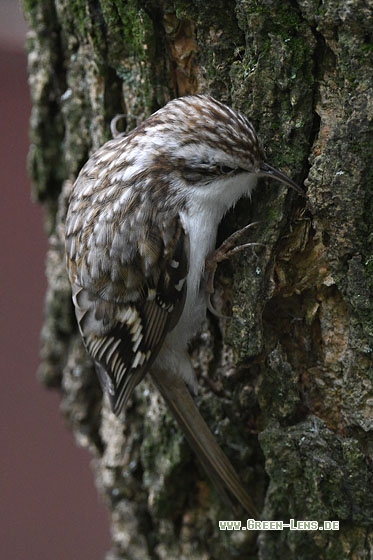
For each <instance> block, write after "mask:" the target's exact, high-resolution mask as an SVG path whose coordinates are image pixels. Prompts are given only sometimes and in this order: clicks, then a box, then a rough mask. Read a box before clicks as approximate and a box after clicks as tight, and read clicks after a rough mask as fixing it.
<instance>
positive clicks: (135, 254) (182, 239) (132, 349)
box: [67, 214, 189, 414]
mask: <svg viewBox="0 0 373 560" xmlns="http://www.w3.org/2000/svg"><path fill="white" fill-rule="evenodd" d="M105 227H111V225H110V224H109V225H108V224H106V226H105ZM125 229H126V228H123V227H122V241H123V247H122V249H121V243H120V242H119V241H120V239H119V241H118V239H117V238H116V236H115V235H111V234H110V232H107V233H106V234H104V237H105V239H106V241H108V240H109V246H108V247H106V248H104V251H106V253H105V254H104V252H103V251H100V250H98V249H97V247H98V246H99V245H100V244H99V243H98V240H97V239H96V240H94V239H93V240H90V243H89V244H88V245H89V246H90V247H91V254H88V256H87V257H86V258H85V257H84V258H83V257H82V256H80V258H78V259H75V261H73V262H71V261H70V270H69V272H70V280H71V283H72V288H73V301H74V305H75V312H76V317H77V320H78V324H79V328H80V331H81V333H82V336H83V340H84V343H85V346H86V348H87V350H88V353H89V354H90V355H91V357H92V358H93V359H94V360H95V362H96V364H97V370H98V375H99V379H100V382H101V385H102V387H103V389H104V390H105V391H106V392H107V393H108V395H109V398H110V403H111V407H112V410H113V412H115V413H116V414H118V413H119V412H120V411H121V409H122V408H123V406H124V405H125V404H126V402H127V400H128V398H129V397H130V395H131V393H132V391H133V389H134V388H135V387H136V385H137V384H138V383H139V382H140V381H141V379H142V378H143V377H144V375H145V374H146V372H147V371H148V369H149V367H150V366H151V364H152V363H153V361H154V359H155V358H156V356H157V354H158V352H159V350H160V347H161V345H162V342H163V340H164V338H165V336H166V334H167V332H169V331H170V330H171V329H172V328H173V327H174V326H175V325H176V323H177V322H178V319H179V317H180V315H181V313H182V310H183V307H184V302H185V296H186V276H187V273H188V261H189V241H188V235H187V233H186V232H185V230H184V227H183V224H182V222H181V220H180V216H179V215H178V214H175V215H173V216H171V217H170V216H167V215H165V216H164V219H163V220H159V219H158V220H157V222H156V223H155V222H153V223H152V222H151V220H147V222H146V228H145V229H144V228H143V230H142V231H140V232H138V234H133V232H132V233H130V232H128V231H125ZM101 234H102V232H101ZM82 235H84V232H83V233H82ZM97 235H99V234H97ZM97 235H96V237H97ZM110 240H111V243H110ZM126 243H127V244H126ZM67 252H68V254H69V241H68V243H67ZM88 253H89V251H88ZM68 261H69V257H68ZM98 261H99V262H98Z"/></svg>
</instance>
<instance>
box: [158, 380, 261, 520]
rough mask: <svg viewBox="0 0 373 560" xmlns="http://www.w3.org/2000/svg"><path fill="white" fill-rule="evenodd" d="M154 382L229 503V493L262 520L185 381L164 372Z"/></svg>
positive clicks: (254, 516)
mask: <svg viewBox="0 0 373 560" xmlns="http://www.w3.org/2000/svg"><path fill="white" fill-rule="evenodd" d="M152 379H153V381H154V383H155V385H156V386H157V388H158V390H159V392H160V393H161V395H162V397H163V398H164V400H165V401H166V403H167V405H168V407H169V408H170V410H171V412H172V414H173V415H174V417H175V419H176V421H177V422H178V424H179V426H180V428H181V429H182V431H183V433H184V435H185V437H186V439H187V441H188V443H189V445H190V446H191V448H192V449H193V451H194V452H195V454H196V455H197V457H198V459H199V460H200V461H201V463H202V465H203V467H204V469H205V471H206V473H207V474H208V476H209V477H210V478H211V480H212V482H213V483H214V484H215V486H216V487H217V489H218V490H219V492H220V493H221V494H222V495H223V497H225V498H226V499H227V493H226V489H228V490H229V492H230V493H231V494H233V496H234V497H235V498H236V499H237V500H238V501H239V502H240V504H241V505H242V506H243V507H244V508H245V510H246V511H247V513H248V514H249V515H250V516H251V517H252V518H253V519H259V515H258V512H257V510H256V508H255V506H254V504H253V502H252V499H251V498H250V496H249V494H248V493H247V492H246V490H245V488H244V487H243V485H242V483H241V481H240V479H239V477H238V475H237V473H236V471H235V469H234V467H233V466H232V464H231V462H230V461H229V459H228V458H227V457H226V455H225V454H224V453H223V451H222V450H221V449H220V447H219V445H218V444H217V442H216V440H215V438H214V436H213V435H212V433H211V431H210V429H209V427H208V426H207V424H206V422H205V421H204V419H203V418H202V416H201V414H200V412H199V410H198V408H197V406H196V404H195V402H194V400H193V398H192V396H191V395H190V393H189V391H188V389H187V387H186V385H185V383H184V381H183V380H182V379H181V378H180V377H179V376H175V375H172V374H171V373H168V372H164V371H162V373H160V372H157V373H154V374H153V375H152Z"/></svg>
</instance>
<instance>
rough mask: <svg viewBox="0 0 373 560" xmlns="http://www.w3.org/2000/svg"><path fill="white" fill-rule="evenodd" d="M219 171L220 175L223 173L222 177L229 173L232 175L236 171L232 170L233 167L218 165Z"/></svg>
mask: <svg viewBox="0 0 373 560" xmlns="http://www.w3.org/2000/svg"><path fill="white" fill-rule="evenodd" d="M219 171H220V172H221V173H223V174H224V175H228V174H229V173H233V171H236V170H235V169H234V167H229V165H220V166H219Z"/></svg>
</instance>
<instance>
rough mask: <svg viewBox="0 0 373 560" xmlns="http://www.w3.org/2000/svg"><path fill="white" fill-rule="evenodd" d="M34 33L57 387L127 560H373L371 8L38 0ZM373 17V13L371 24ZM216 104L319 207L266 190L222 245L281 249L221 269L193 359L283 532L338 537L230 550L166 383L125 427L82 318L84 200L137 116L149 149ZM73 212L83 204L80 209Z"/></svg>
mask: <svg viewBox="0 0 373 560" xmlns="http://www.w3.org/2000/svg"><path fill="white" fill-rule="evenodd" d="M24 4H25V12H26V14H27V18H28V21H29V24H30V26H31V29H32V31H31V32H30V35H29V40H28V50H29V70H30V85H31V93H32V99H33V112H32V118H31V142H32V147H31V152H30V170H31V175H32V179H33V183H34V193H35V195H36V197H37V199H38V200H39V201H40V202H41V203H43V204H44V205H45V208H46V216H47V226H48V232H49V235H50V250H49V254H48V261H47V262H48V265H47V275H48V280H49V289H48V293H47V296H46V318H45V325H44V328H43V333H42V365H41V369H40V376H41V379H42V380H43V382H44V383H45V384H46V385H48V386H53V387H58V388H59V390H60V391H61V394H62V403H63V405H62V406H63V411H64V413H65V415H66V416H67V417H68V419H69V422H70V425H71V428H72V429H73V430H74V433H75V435H76V438H77V441H78V442H79V443H80V444H81V445H84V446H86V447H89V449H90V450H91V451H92V454H93V455H94V461H95V472H96V476H97V484H98V487H99V488H100V490H101V491H102V492H103V493H104V495H105V496H106V501H107V504H108V507H109V508H110V510H111V519H112V531H113V549H112V551H111V552H110V553H109V554H108V557H107V558H108V559H109V558H110V560H113V559H124V558H128V559H137V558H139V559H140V558H141V559H163V558H168V559H169V558H184V559H194V558H196V559H197V558H198V559H203V558H204V559H208V558H223V557H227V558H242V559H243V558H245V559H247V558H253V559H254V558H260V559H270V560H272V559H277V558H278V559H283V558H288V559H298V560H304V559H315V558H328V559H333V558H336V559H338V560H340V559H343V558H371V557H372V555H373V531H372V524H373V492H372V483H373V477H372V468H371V460H372V457H371V451H372V445H373V440H372V435H371V434H372V429H373V396H372V335H373V317H372V305H371V289H372V273H373V257H372V254H373V252H372V241H373V238H372V232H371V227H370V226H371V223H372V222H371V216H372V213H373V195H372V183H373V177H372V153H373V130H372V118H373V103H372V91H373V83H372V82H373V73H372V57H373V56H372V44H373V37H372V29H373V21H372V20H373V18H372V9H369V8H368V4H367V3H365V2H363V1H362V0H351V1H350V2H346V1H345V0H329V1H328V2H325V3H322V4H320V3H317V2H312V1H311V2H310V1H306V0H291V1H290V0H285V1H281V2H280V1H279V0H267V1H266V0H236V1H234V0H229V1H226V0H214V1H213V2H212V1H211V0H210V1H208V0H203V1H200V0H195V2H188V1H187V0H179V1H178V2H168V1H166V0H159V1H155V0H93V1H88V0H54V1H52V0H24ZM371 7H372V6H371ZM196 92H202V93H205V92H208V93H211V94H212V95H213V96H214V97H216V98H218V99H220V100H221V101H223V102H225V103H227V104H229V105H232V106H234V107H235V108H237V109H239V110H240V111H242V112H243V113H245V114H246V115H247V116H248V117H249V118H250V119H251V120H252V122H253V123H254V125H255V127H256V129H257V131H258V132H259V135H260V137H261V138H262V140H263V143H264V145H265V147H266V151H267V159H268V161H269V162H270V163H271V164H272V165H274V166H276V167H278V168H281V169H283V170H285V171H287V172H289V174H291V176H292V177H293V178H294V179H296V180H297V181H298V182H299V183H300V184H301V183H303V182H304V184H305V185H306V187H307V189H308V193H307V199H304V200H303V199H302V198H301V197H299V196H297V195H296V194H294V193H291V192H289V193H287V192H286V189H285V188H284V187H282V186H281V185H279V184H277V183H274V182H272V183H271V184H268V185H265V184H260V185H259V187H258V189H257V191H256V192H255V193H254V195H253V197H252V200H251V201H248V200H243V201H241V202H240V203H239V204H238V205H237V207H236V209H235V211H234V212H231V213H230V214H228V215H227V216H226V218H225V219H224V221H223V223H222V226H221V231H220V234H219V235H220V236H221V238H223V237H225V236H227V235H228V234H229V233H230V232H232V231H233V230H235V229H238V227H240V226H242V225H243V224H246V223H249V222H252V221H255V222H259V223H258V224H257V225H256V226H255V227H254V228H252V230H251V231H250V236H249V240H250V241H258V242H261V243H263V244H264V247H263V248H259V249H258V250H257V251H256V252H255V253H254V252H250V251H247V252H244V253H240V255H239V256H237V257H235V258H234V259H233V260H232V261H231V262H229V263H227V264H224V265H221V267H220V268H219V272H218V275H217V278H216V293H215V298H214V305H215V307H217V308H219V310H221V312H222V313H224V314H232V315H233V316H234V318H233V319H231V320H230V321H226V320H218V319H216V318H215V317H212V316H210V317H208V320H207V321H206V324H205V326H204V329H203V332H202V334H201V335H200V336H199V337H197V338H196V339H195V341H194V342H193V344H192V348H191V353H192V357H193V360H194V364H195V368H196V371H197V373H198V375H199V381H200V393H199V396H198V399H197V401H198V405H199V407H200V409H201V410H202V413H203V416H204V417H205V419H206V421H207V423H208V424H209V426H210V427H211V429H212V430H213V432H214V433H215V434H216V437H217V438H218V440H219V442H220V444H221V446H222V447H223V449H224V450H225V452H226V453H227V455H228V456H229V457H230V459H231V461H232V463H233V464H234V465H235V467H236V469H237V471H238V472H239V474H240V476H241V478H242V480H243V482H244V484H245V485H246V486H247V488H248V489H250V490H251V493H252V495H253V496H254V499H255V501H256V503H257V504H258V507H259V508H260V509H261V510H262V511H263V518H264V519H277V520H283V521H284V522H285V523H289V520H290V519H294V523H297V522H299V521H301V520H317V521H319V522H323V521H324V520H336V521H339V530H338V531H331V530H326V531H310V530H305V531H291V530H289V529H284V530H283V531H263V532H261V533H255V532H252V531H229V532H228V533H227V532H226V531H225V532H222V531H221V530H220V529H219V523H218V521H219V520H223V519H224V520H227V519H240V520H241V521H242V522H243V523H244V522H245V518H244V517H242V516H241V517H238V518H237V517H236V514H234V513H233V512H232V511H230V510H229V509H227V508H226V506H225V505H224V504H223V503H221V501H220V498H219V496H218V495H217V494H216V492H215V490H214V488H213V487H212V486H211V485H210V483H209V481H208V480H206V478H205V476H204V474H203V472H202V471H201V469H200V467H199V464H198V461H196V459H195V457H194V456H193V454H192V453H191V451H190V450H189V448H188V446H187V444H186V443H185V441H184V439H183V437H182V436H181V434H180V433H179V431H178V429H177V428H176V426H175V423H174V421H173V419H172V418H171V416H170V415H169V414H168V413H167V411H166V409H165V406H164V404H163V402H162V400H161V398H160V397H159V396H158V394H157V393H156V390H155V389H154V388H153V387H152V386H151V385H150V382H149V381H147V380H145V381H143V382H142V383H141V384H140V386H139V387H138V388H137V389H136V391H135V395H134V397H133V398H132V399H131V403H130V406H129V407H128V409H127V411H126V414H125V421H123V418H122V419H117V418H115V417H114V416H113V414H112V413H111V412H110V411H109V407H108V402H107V401H106V400H105V399H104V400H103V401H102V395H101V391H100V389H99V386H98V382H97V379H96V375H95V372H94V369H93V367H92V363H91V362H90V360H89V358H88V356H87V355H86V353H85V351H84V349H83V347H82V343H81V340H80V336H79V335H78V332H77V327H76V323H75V319H74V315H73V309H72V304H71V296H70V289H69V284H68V281H67V276H66V271H65V265H64V256H63V232H64V217H65V211H66V201H67V196H68V192H69V189H70V188H71V183H72V181H74V179H75V177H76V176H77V173H78V171H79V169H80V168H81V166H82V165H83V163H84V162H85V161H86V160H87V158H88V157H89V155H90V154H91V153H92V152H93V151H94V150H96V149H97V148H98V147H99V146H100V145H101V144H103V143H104V141H106V140H107V139H109V137H110V120H111V119H112V118H113V117H114V116H115V115H116V114H118V113H124V114H125V124H124V126H125V129H126V130H130V129H132V128H133V127H134V126H136V125H137V124H138V123H140V122H141V121H142V120H143V119H144V118H145V117H146V116H147V115H149V114H150V113H151V112H153V111H154V110H155V109H157V108H158V107H160V106H161V105H164V103H165V102H166V101H167V100H169V99H171V98H173V97H177V96H180V95H185V94H190V93H196ZM60 193H62V194H60Z"/></svg>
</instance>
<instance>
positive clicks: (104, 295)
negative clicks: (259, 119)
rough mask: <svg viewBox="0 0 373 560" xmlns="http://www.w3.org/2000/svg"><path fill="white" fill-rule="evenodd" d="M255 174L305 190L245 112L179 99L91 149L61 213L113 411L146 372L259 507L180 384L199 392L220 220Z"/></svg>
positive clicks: (200, 447)
mask: <svg viewBox="0 0 373 560" xmlns="http://www.w3.org/2000/svg"><path fill="white" fill-rule="evenodd" d="M260 176H267V177H273V178H276V179H278V180H279V181H281V182H283V183H285V184H287V185H288V186H291V187H293V188H295V189H297V190H299V187H297V185H296V184H295V183H294V182H293V181H292V180H291V179H289V178H288V177H287V176H286V175H284V174H282V173H281V172H279V171H277V170H275V169H273V168H271V167H270V166H269V165H268V164H266V163H265V162H264V153H263V150H262V147H261V144H260V141H259V140H258V138H257V136H256V133H255V131H254V129H253V127H252V125H251V123H250V122H249V121H248V120H247V119H246V117H244V116H242V115H240V114H239V113H237V112H235V111H233V110H232V109H230V108H229V107H226V106H225V105H223V104H221V103H219V102H218V101H216V100H214V99H212V98H211V97H208V96H200V95H197V96H191V97H184V98H180V99H177V100H174V101H171V102H170V103H168V104H167V105H166V106H165V107H163V108H162V109H160V110H159V111H157V112H156V113H154V114H153V115H152V116H150V117H149V118H148V119H147V120H146V121H145V122H144V123H142V124H141V125H140V126H139V127H138V128H137V129H135V130H134V131H132V132H131V133H130V134H129V135H128V136H126V137H118V138H115V139H113V140H111V141H109V142H107V143H106V144H105V145H104V146H103V147H102V148H100V149H99V150H98V151H97V152H96V153H95V154H93V156H92V157H91V158H90V159H89V160H88V162H87V163H86V164H85V166H84V167H83V169H82V170H81V172H80V174H79V177H78V178H77V181H76V183H75V186H74V189H73V192H72V195H71V199H70V203H69V209H68V215H67V220H66V254H67V266H68V272H69V278H70V282H71V285H72V291H73V301H74V305H75V310H76V316H77V320H78V324H79V328H80V331H81V334H82V337H83V340H84V343H85V346H86V348H87V351H88V352H89V354H90V355H91V356H92V358H93V359H94V361H95V363H96V366H97V370H98V374H99V378H100V381H101V384H102V387H103V389H104V390H105V391H106V392H107V393H108V395H109V399H110V403H111V407H112V410H113V411H114V412H115V413H116V414H118V413H119V412H120V410H121V409H122V408H123V406H125V404H126V402H127V400H128V398H129V397H130V395H131V393H132V391H133V389H134V387H135V386H136V385H137V384H138V383H139V382H140V381H141V379H142V378H143V376H144V375H145V374H146V373H147V372H150V373H151V375H152V378H153V380H154V382H155V384H156V385H157V387H158V388H159V390H160V392H161V393H162V395H163V397H164V398H165V400H166V402H167V403H168V405H169V407H170V409H171V410H172V412H173V414H174V415H175V418H176V419H177V421H178V422H179V424H180V426H181V428H182V429H183V431H184V433H185V435H186V437H187V439H188V441H189V443H190V444H191V446H192V447H193V449H194V450H195V451H196V453H197V456H198V457H199V459H200V460H201V462H202V464H203V465H204V467H205V468H206V470H207V472H208V474H209V475H210V477H211V478H212V479H213V481H214V482H215V483H216V484H217V486H218V487H219V488H220V490H221V491H222V492H223V493H224V488H225V487H226V488H228V490H229V491H230V492H231V493H232V494H233V495H234V496H235V497H236V498H237V499H238V500H239V501H240V503H241V504H242V505H243V506H244V507H245V508H246V510H247V511H248V513H249V514H250V515H252V516H254V517H256V516H257V512H256V510H255V507H254V505H253V504H252V501H251V499H250V497H249V496H248V494H247V492H246V490H245V489H244V488H243V486H242V484H241V483H240V481H239V478H238V476H237V474H236V472H235V470H234V469H233V467H232V465H231V463H230V462H229V460H228V459H227V458H226V457H225V455H224V453H223V452H222V451H221V450H220V448H219V446H218V445H217V443H216V442H215V439H214V437H213V436H212V434H211V432H210V430H209V429H208V427H207V425H206V424H205V422H204V420H203V419H202V417H201V416H200V414H199V412H198V409H197V407H196V405H195V404H194V401H193V399H192V397H191V395H190V393H189V391H188V388H187V387H186V385H185V383H186V384H187V385H188V386H189V389H190V390H192V392H195V391H196V388H197V381H196V378H195V375H194V372H193V368H192V366H191V363H190V360H189V357H188V354H187V344H188V341H189V340H190V338H191V337H192V336H193V335H194V334H195V333H196V331H197V330H198V328H199V327H200V324H201V322H202V320H203V318H204V316H205V313H206V305H207V302H208V293H207V290H206V278H205V263H206V259H207V258H208V257H209V255H211V253H212V252H213V250H214V247H215V241H216V232H217V228H218V225H219V222H220V221H221V219H222V217H223V215H224V213H225V212H226V211H227V210H228V209H229V208H230V207H231V206H233V205H234V204H235V202H236V201H237V200H238V199H239V198H240V197H241V196H243V195H245V194H246V195H250V193H251V192H252V190H253V189H254V187H255V185H256V180H257V177H260Z"/></svg>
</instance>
